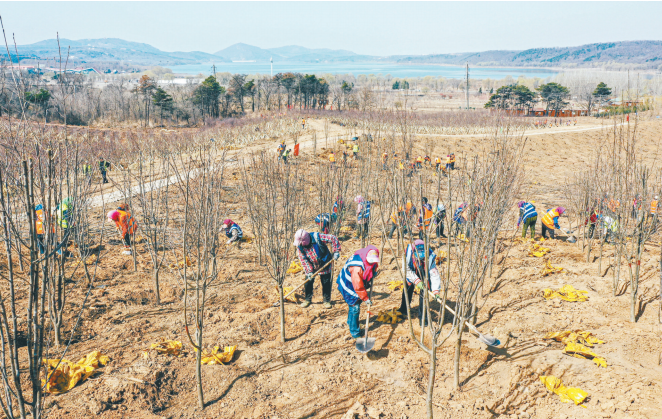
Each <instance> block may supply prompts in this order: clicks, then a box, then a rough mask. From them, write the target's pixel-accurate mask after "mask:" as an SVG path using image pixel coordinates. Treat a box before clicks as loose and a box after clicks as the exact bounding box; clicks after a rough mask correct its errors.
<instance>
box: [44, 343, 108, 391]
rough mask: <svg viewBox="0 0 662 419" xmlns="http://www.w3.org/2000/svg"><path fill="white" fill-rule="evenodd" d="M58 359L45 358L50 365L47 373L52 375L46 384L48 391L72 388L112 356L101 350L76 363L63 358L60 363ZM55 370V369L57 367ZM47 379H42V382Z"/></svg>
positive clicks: (45, 362) (45, 361)
mask: <svg viewBox="0 0 662 419" xmlns="http://www.w3.org/2000/svg"><path fill="white" fill-rule="evenodd" d="M58 361H59V360H57V359H45V360H44V364H46V365H47V366H48V368H47V370H48V371H47V373H48V376H49V377H50V378H49V379H48V383H47V384H46V392H47V393H52V394H62V393H66V392H67V391H69V390H71V389H72V388H74V387H75V386H76V384H78V383H79V382H82V381H84V380H85V379H87V378H88V377H89V376H91V375H92V374H94V371H96V370H97V369H98V368H100V367H102V366H104V365H106V364H107V363H108V361H110V358H108V357H107V356H106V355H101V352H99V351H92V352H90V353H89V354H87V356H85V357H84V358H81V359H80V360H79V361H78V362H76V363H75V364H74V363H73V362H71V361H68V360H66V359H63V360H62V362H60V365H58ZM56 366H57V369H55V371H54V372H53V369H54V368H56ZM45 382H46V380H43V381H42V384H43V383H45Z"/></svg>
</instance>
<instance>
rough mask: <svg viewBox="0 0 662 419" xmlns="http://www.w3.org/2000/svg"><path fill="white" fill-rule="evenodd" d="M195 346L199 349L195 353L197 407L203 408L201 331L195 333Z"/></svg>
mask: <svg viewBox="0 0 662 419" xmlns="http://www.w3.org/2000/svg"><path fill="white" fill-rule="evenodd" d="M196 334H197V336H196V338H197V339H196V340H197V345H198V347H199V348H200V350H199V351H196V352H195V381H196V384H197V387H198V407H199V408H200V409H204V408H205V396H204V394H203V393H202V330H200V329H198V330H197V331H196Z"/></svg>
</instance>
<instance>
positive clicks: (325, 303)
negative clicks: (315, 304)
mask: <svg viewBox="0 0 662 419" xmlns="http://www.w3.org/2000/svg"><path fill="white" fill-rule="evenodd" d="M322 306H323V307H324V308H326V309H327V310H328V309H330V308H331V303H330V302H329V301H325V302H324V303H323V304H322Z"/></svg>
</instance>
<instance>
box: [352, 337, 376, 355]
mask: <svg viewBox="0 0 662 419" xmlns="http://www.w3.org/2000/svg"><path fill="white" fill-rule="evenodd" d="M374 347H375V338H358V339H356V349H357V350H358V351H359V352H361V353H366V352H370V351H371V350H372V348H374Z"/></svg>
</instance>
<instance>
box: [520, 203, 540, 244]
mask: <svg viewBox="0 0 662 419" xmlns="http://www.w3.org/2000/svg"><path fill="white" fill-rule="evenodd" d="M517 206H518V207H519V220H517V227H518V228H519V226H520V224H522V223H524V227H523V228H522V238H525V237H526V230H527V229H529V228H530V229H531V238H532V239H533V238H535V237H536V222H537V221H538V213H537V212H536V207H535V206H533V204H531V203H530V202H524V201H519V203H518V204H517Z"/></svg>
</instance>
